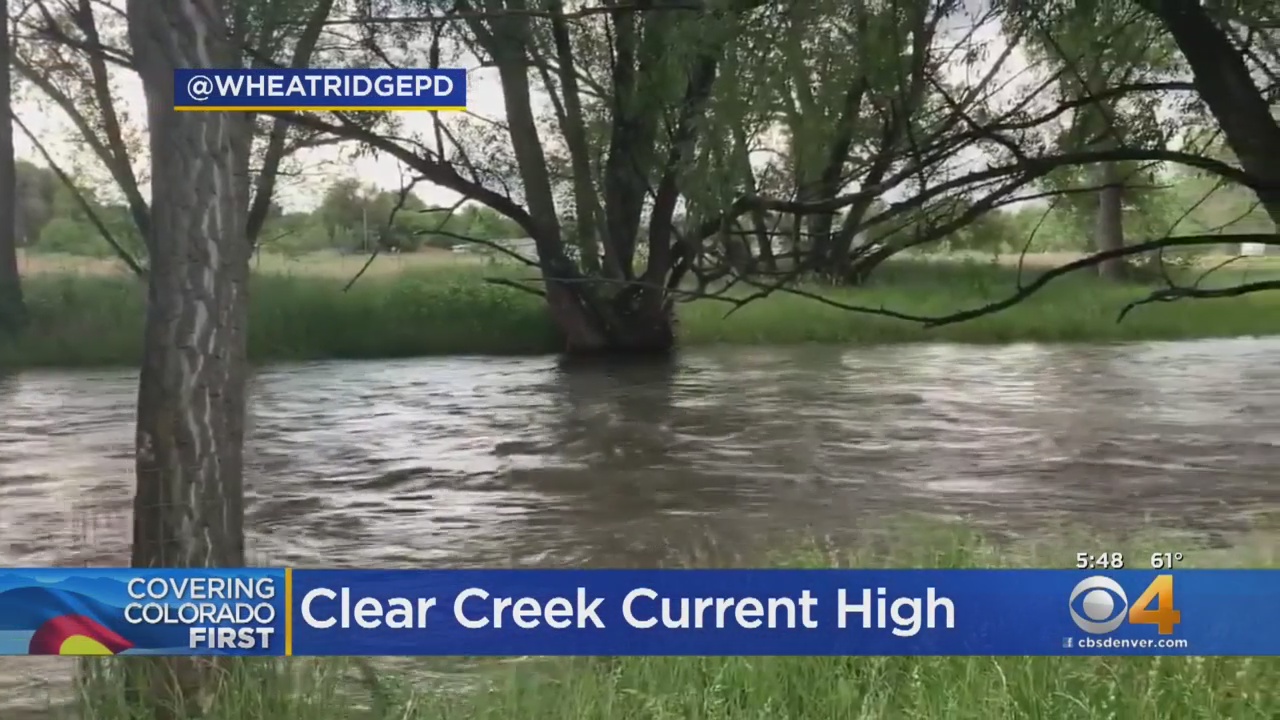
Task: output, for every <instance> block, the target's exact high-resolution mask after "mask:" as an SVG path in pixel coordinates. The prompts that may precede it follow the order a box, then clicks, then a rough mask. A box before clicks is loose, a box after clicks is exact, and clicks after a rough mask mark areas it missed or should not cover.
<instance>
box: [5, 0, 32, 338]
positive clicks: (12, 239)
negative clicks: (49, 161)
mask: <svg viewBox="0 0 1280 720" xmlns="http://www.w3.org/2000/svg"><path fill="white" fill-rule="evenodd" d="M10 56H11V52H10V40H9V13H8V9H7V6H6V10H5V12H4V17H3V18H2V19H0V333H5V332H16V331H18V330H20V329H21V328H22V327H23V326H24V325H26V320H27V312H26V303H25V302H23V299H22V279H21V277H20V276H19V275H18V222H17V220H18V219H17V217H16V214H17V198H18V173H17V167H16V166H15V160H14V156H13V121H12V114H13V98H12V87H11V83H10V75H9V62H10Z"/></svg>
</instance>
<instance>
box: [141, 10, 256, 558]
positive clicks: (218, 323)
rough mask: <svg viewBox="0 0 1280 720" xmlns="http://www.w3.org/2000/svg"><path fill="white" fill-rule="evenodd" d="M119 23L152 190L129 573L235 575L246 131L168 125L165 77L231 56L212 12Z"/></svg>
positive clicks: (231, 120)
mask: <svg viewBox="0 0 1280 720" xmlns="http://www.w3.org/2000/svg"><path fill="white" fill-rule="evenodd" d="M128 15H129V36H130V40H131V43H132V46H133V52H134V57H135V61H136V64H137V69H138V72H139V74H140V75H141V77H142V80H143V83H144V86H145V88H146V94H147V111H148V112H147V117H148V124H149V129H150V138H151V177H152V182H151V194H152V203H151V208H152V217H151V223H150V228H149V232H148V233H147V238H146V242H147V250H148V253H149V256H150V259H151V271H150V273H149V274H148V282H149V292H148V305H147V320H146V339H145V354H144V358H143V363H142V377H141V381H140V387H139V393H138V432H137V473H138V493H137V499H136V504H135V507H134V513H135V520H134V541H133V564H134V565H135V566H139V567H147V566H152V567H154V566H160V567H224V566H238V565H242V564H243V563H244V528H243V508H242V495H243V493H242V487H241V482H242V480H241V467H242V451H241V446H242V440H243V435H244V413H245V409H244V408H245V374H246V357H245V323H246V321H247V313H246V310H247V302H248V298H247V281H248V275H249V252H250V247H249V244H248V243H247V242H245V240H244V228H245V214H246V210H245V208H246V207H247V202H246V200H247V196H248V191H249V188H248V184H247V181H246V177H247V172H246V171H247V164H248V147H249V139H250V126H249V124H248V120H247V119H246V117H245V116H243V115H242V114H238V113H217V112H209V113H203V112H200V113H191V112H188V113H183V112H175V111H174V110H173V86H174V84H173V71H174V69H175V68H218V67H222V68H226V67H235V66H236V65H237V64H238V61H239V57H238V52H237V51H236V48H235V46H234V44H233V42H234V41H233V40H231V39H230V36H229V33H228V22H227V18H226V16H225V11H224V5H223V3H222V2H220V1H219V0H165V1H164V2H158V1H157V0H129V3H128Z"/></svg>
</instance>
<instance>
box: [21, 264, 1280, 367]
mask: <svg viewBox="0 0 1280 720" xmlns="http://www.w3.org/2000/svg"><path fill="white" fill-rule="evenodd" d="M347 260H348V262H346V263H345V264H341V265H335V264H332V263H331V264H328V265H326V264H321V263H314V264H311V265H307V264H305V263H292V264H290V263H281V262H275V263H268V264H267V267H266V268H265V269H260V270H259V271H258V272H257V273H256V274H255V276H254V278H253V282H252V286H251V320H250V326H249V345H250V355H251V357H252V358H253V360H254V361H255V362H259V363H267V362H278V361H298V360H320V359H374V358H400V357H415V356H429V355H446V354H472V355H475V354H479V355H512V354H544V353H552V352H556V351H557V350H558V349H559V343H558V342H557V340H556V336H555V332H554V329H553V327H552V325H551V322H550V320H549V318H548V317H547V315H546V313H545V311H544V309H543V305H542V302H541V299H540V298H538V297H535V296H533V295H529V294H527V293H522V292H519V291H517V290H514V289H511V288H507V287H502V286H498V285H494V284H492V283H488V282H486V281H485V279H486V278H488V277H493V276H495V275H497V276H506V277H524V276H527V275H528V273H527V272H523V271H522V270H521V269H520V268H513V267H511V266H492V267H490V266H483V265H479V264H477V263H475V262H470V263H462V262H452V263H450V262H441V263H436V264H430V263H413V264H405V265H401V266H400V270H399V271H387V270H385V269H384V270H381V271H378V272H373V273H371V274H370V275H369V276H367V277H363V278H361V279H360V280H359V282H357V283H356V284H355V285H354V286H353V287H352V288H351V289H350V290H349V291H345V292H344V291H343V287H344V286H345V285H346V284H347V282H348V281H349V279H350V275H349V274H346V271H348V270H349V269H350V267H351V266H357V267H358V264H359V263H356V262H354V261H355V260H359V259H358V258H349V259H347ZM379 262H383V261H382V260H381V259H380V260H379ZM387 262H388V263H390V262H391V261H387ZM382 267H384V268H385V266H382ZM392 267H393V268H394V267H395V265H392ZM317 268H319V269H317ZM1034 272H1035V271H1031V270H1028V271H1027V273H1028V276H1030V275H1031V274H1033V273H1034ZM1259 274H1260V273H1259V272H1258V271H1254V272H1252V274H1251V275H1250V279H1256V278H1257V277H1258V276H1259ZM1272 274H1274V273H1272ZM1234 277H1235V278H1238V277H1239V275H1238V274H1237V275H1235V276H1234ZM1232 279H1233V278H1232V277H1229V276H1225V275H1224V276H1223V277H1222V278H1220V279H1219V280H1218V282H1227V281H1230V280H1232ZM24 282H25V291H26V295H27V298H28V302H29V305H30V308H31V315H32V319H33V323H32V327H31V329H30V331H29V332H28V333H27V334H26V335H25V336H24V337H21V338H20V339H18V340H17V341H16V342H14V343H10V344H8V345H7V346H4V347H0V366H4V367H10V368H31V367H59V366H61V367H76V366H79V367H85V366H121V365H133V364H136V362H137V360H138V353H139V348H140V347H141V338H142V327H143V306H144V301H145V291H144V288H143V287H141V286H140V285H139V283H138V282H137V281H136V280H134V279H132V278H130V277H127V276H124V275H121V274H120V273H118V272H77V271H76V270H75V268H74V266H66V267H62V266H52V269H49V268H46V269H45V270H44V271H41V272H35V273H30V274H28V276H27V277H26V278H25V280H24ZM1017 282H1018V278H1017V271H1016V269H1015V268H1011V267H1007V266H1002V265H997V264H992V263H961V262H937V261H932V262H924V261H915V262H911V261H904V262H899V263H896V264H893V265H891V266H887V267H886V268H885V269H884V270H883V272H881V273H880V274H879V275H878V276H877V279H876V280H875V281H874V282H873V283H872V284H870V285H869V286H868V287H866V288H862V289H857V290H849V289H840V290H835V289H830V288H827V289H814V291H815V292H819V293H820V294H822V295H823V296H824V297H828V298H831V299H833V300H837V301H842V302H846V303H857V304H861V305H866V306H871V307H885V308H890V309H893V310H898V311H902V312H908V313H915V314H928V315H939V314H945V313H949V312H954V311H956V310H960V309H964V308H969V307H975V306H980V305H982V304H984V303H987V302H991V301H993V300H996V299H999V298H1001V297H1004V296H1006V295H1007V294H1009V293H1010V292H1012V291H1013V290H1014V288H1016V286H1017ZM1150 289H1151V288H1149V287H1142V286H1137V285H1130V286H1117V285H1114V284H1109V283H1105V282H1103V281H1100V280H1098V279H1097V278H1094V277H1090V276H1086V275H1084V274H1079V275H1076V276H1071V277H1067V278H1063V279H1061V280H1059V281H1056V282H1055V283H1053V284H1051V285H1050V286H1049V287H1048V288H1047V289H1045V290H1044V291H1043V292H1042V293H1039V294H1037V295H1036V296H1034V297H1032V298H1031V299H1029V300H1027V301H1026V302H1024V303H1021V304H1019V305H1016V306H1014V307H1012V308H1010V309H1008V310H1005V311H1003V312H1001V313H998V314H995V315H992V316H988V317H984V318H979V319H977V320H973V321H969V322H965V323H961V324H957V325H951V326H945V327H941V328H935V329H925V328H923V327H921V326H920V325H919V324H916V323H911V322H904V321H900V320H894V319H891V318H885V317H877V316H871V315H866V314H860V313H853V312H848V311H845V310H841V309H839V308H835V307H831V306H828V305H823V304H822V303H820V302H817V301H815V300H813V299H810V298H805V297H800V296H797V295H793V294H786V293H777V294H775V295H773V296H771V297H768V298H764V299H762V300H759V301H756V302H753V303H751V304H749V305H747V306H745V307H743V308H742V309H740V310H738V311H737V312H735V313H733V314H732V315H731V316H730V317H728V318H725V317H724V316H725V313H726V312H727V311H728V310H729V307H730V306H728V305H726V304H724V303H721V302H716V301H712V300H699V301H695V302H692V303H687V304H683V305H681V307H680V328H679V329H680V341H681V343H682V344H683V345H685V346H698V345H708V344H739V345H748V344H749V345H760V344H766V345H791V344H801V343H831V344H845V345H868V344H884V343H904V342H928V341H940V342H966V343H1007V342H1018V341H1034V342H1107V341H1117V340H1174V339H1191V338H1205V337H1234V336H1246V335H1273V334H1280V312H1277V310H1280V294H1276V293H1262V294H1255V295H1251V296H1245V297H1240V298H1231V299H1221V300H1211V301H1210V300H1196V301H1182V302H1177V303H1157V304H1153V305H1149V306H1144V307H1142V308H1139V309H1138V310H1136V311H1134V312H1133V313H1132V314H1131V315H1130V316H1129V317H1128V318H1126V319H1125V320H1124V322H1122V323H1117V322H1116V318H1117V313H1118V311H1119V310H1120V308H1122V307H1123V306H1124V305H1125V304H1126V303H1127V302H1129V301H1131V300H1134V299H1136V298H1138V297H1141V296H1143V295H1145V294H1146V293H1148V292H1149V291H1150Z"/></svg>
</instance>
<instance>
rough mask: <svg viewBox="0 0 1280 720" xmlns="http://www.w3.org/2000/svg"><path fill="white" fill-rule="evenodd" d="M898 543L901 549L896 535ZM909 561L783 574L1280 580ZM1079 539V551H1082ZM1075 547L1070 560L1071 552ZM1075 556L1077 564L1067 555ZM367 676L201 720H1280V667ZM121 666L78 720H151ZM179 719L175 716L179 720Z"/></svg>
mask: <svg viewBox="0 0 1280 720" xmlns="http://www.w3.org/2000/svg"><path fill="white" fill-rule="evenodd" d="M898 536H899V537H901V536H902V535H901V533H899V535H898ZM908 536H909V537H911V538H912V541H911V544H910V545H909V546H906V547H903V546H902V544H901V543H893V542H889V541H886V542H882V543H876V542H869V543H867V545H866V548H867V549H865V550H863V551H860V552H858V553H846V552H832V551H830V550H828V549H826V548H822V547H819V546H816V545H813V546H806V547H805V549H802V550H801V551H799V552H797V553H792V554H788V555H787V556H785V557H780V558H779V560H780V561H779V562H776V563H772V564H775V565H783V566H812V567H829V566H858V567H871V566H887V567H1008V566H1014V567H1017V566H1065V564H1064V562H1063V560H1064V557H1063V556H1064V555H1070V554H1072V553H1073V552H1074V551H1075V550H1078V549H1091V550H1092V549H1095V548H1099V547H1104V549H1107V550H1114V549H1121V550H1124V551H1125V552H1126V554H1127V556H1128V557H1129V558H1131V560H1130V562H1131V563H1136V562H1139V561H1144V560H1145V558H1149V556H1150V554H1151V553H1152V552H1153V551H1163V550H1172V549H1174V548H1175V547H1176V548H1177V549H1179V550H1183V551H1185V552H1186V554H1187V557H1188V560H1189V561H1190V565H1191V566H1201V567H1270V568H1276V567H1280V561H1278V559H1277V557H1276V555H1275V548H1276V545H1275V539H1274V536H1271V537H1270V538H1267V537H1260V538H1259V539H1258V540H1257V541H1256V542H1255V541H1249V542H1247V543H1246V544H1244V545H1242V546H1241V547H1237V548H1235V549H1233V550H1231V551H1226V552H1224V551H1216V552H1215V551H1208V550H1195V549H1194V548H1193V547H1192V546H1191V544H1190V543H1187V542H1177V543H1173V544H1171V543H1170V542H1169V541H1168V540H1166V541H1165V542H1154V541H1153V540H1152V539H1149V538H1139V537H1134V538H1129V539H1128V541H1126V542H1123V543H1112V544H1104V545H1099V544H1098V543H1099V541H1098V539H1097V538H1091V539H1089V540H1087V541H1079V542H1075V541H1072V542H1068V541H1066V540H1064V539H1063V538H1061V537H1059V538H1056V539H1055V541H1054V542H1053V543H1052V544H1049V545H1045V546H1042V548H1037V547H1035V546H1032V547H1030V548H1027V547H1025V546H1021V545H1020V546H1019V547H1018V548H1011V547H1009V546H1007V545H1006V546H998V545H996V544H993V543H990V542H988V541H985V540H983V539H982V538H981V537H978V536H974V535H969V534H965V533H959V532H954V531H951V530H950V529H947V528H943V529H940V530H938V531H937V532H920V533H916V532H912V533H909V535H908ZM1079 537H1084V536H1083V535H1079ZM1073 543H1074V544H1073ZM1068 550H1069V551H1070V552H1068ZM380 662H381V663H382V664H380V665H376V666H375V665H373V664H369V663H364V662H361V661H355V660H303V659H296V660H293V661H290V662H278V661H256V662H237V663H234V664H232V665H230V666H229V667H228V668H227V669H226V671H225V672H224V674H223V675H222V678H223V684H222V686H221V689H220V691H219V692H217V693H216V694H215V695H214V696H213V698H212V699H211V702H210V704H209V706H208V707H209V710H208V712H207V713H206V714H204V715H202V717H203V718H206V720H285V719H286V718H290V719H292V718H307V720H359V719H367V720H392V719H393V718H394V719H396V720H455V719H456V720H464V719H465V720H470V719H477V720H486V719H491V720H510V719H511V718H520V719H521V720H526V719H527V720H597V719H598V720H613V719H614V718H619V719H622V718H628V719H629V718H635V719H637V720H639V719H642V718H643V719H645V720H649V719H657V720H665V719H667V718H672V719H674V718H690V719H692V718H697V719H699V720H731V719H732V720H801V719H805V720H807V719H809V718H812V719H813V720H829V719H831V718H866V719H872V718H875V719H879V718H885V719H889V718H894V719H896V718H913V719H918V718H938V719H939V720H942V719H946V720H951V719H953V718H972V719H973V720H994V719H998V718H1045V719H1051V718H1052V719H1056V718H1063V719H1064V720H1065V719H1068V718H1070V719H1076V718H1109V719H1115V720H1140V719H1150V720H1165V719H1182V718H1204V719H1205V720H1209V719H1211V718H1212V719H1216V718H1233V720H1244V719H1247V718H1275V717H1278V716H1280V684H1278V683H1277V682H1276V678H1277V677H1280V660H1277V659H1276V658H662V657H651V658H594V659H593V658H575V659H523V660H522V661H515V662H512V661H501V662H500V661H492V660H488V661H476V662H474V663H472V664H471V665H470V666H468V667H467V668H466V669H465V671H463V672H459V671H458V668H457V667H456V666H455V667H446V666H444V665H442V664H439V663H436V664H421V665H413V666H410V665H404V664H401V665H390V664H388V663H387V662H386V661H380ZM119 668H120V666H119V664H118V663H112V662H100V663H95V664H93V665H91V666H90V667H89V672H88V673H87V674H86V676H85V680H84V681H83V683H82V685H81V688H80V689H81V694H80V696H79V704H78V709H77V712H76V713H75V716H76V717H80V718H95V719H97V720H144V719H145V720H151V719H152V718H154V717H155V708H153V707H150V706H148V705H147V704H146V703H145V702H143V703H139V702H133V701H130V700H128V699H127V698H126V697H125V694H124V693H123V692H122V691H121V689H120V688H121V683H120V681H119ZM183 717H184V716H181V715H180V716H179V720H182V719H183Z"/></svg>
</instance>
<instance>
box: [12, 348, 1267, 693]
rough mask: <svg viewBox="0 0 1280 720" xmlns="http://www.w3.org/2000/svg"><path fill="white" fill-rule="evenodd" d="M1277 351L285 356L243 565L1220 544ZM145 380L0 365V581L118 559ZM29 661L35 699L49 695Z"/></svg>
mask: <svg viewBox="0 0 1280 720" xmlns="http://www.w3.org/2000/svg"><path fill="white" fill-rule="evenodd" d="M1277 358H1280V339H1266V340H1262V339H1239V340H1212V341H1197V342H1184V343H1158V344H1117V345H1105V346H1053V347H1050V346H1036V345H1013V346H1000V347H975V346H958V345H917V346H896V347H886V348H881V349H855V350H845V349H837V348H805V349H785V350H760V349H746V348H732V349H729V348H726V349H721V350H715V351H706V352H696V353H690V354H687V355H685V356H683V357H682V358H681V359H680V360H679V362H678V363H676V364H675V365H674V366H672V367H654V366H625V367H618V368H612V369H608V370H604V369H599V368H596V369H584V368H566V367H563V366H561V365H560V364H558V363H557V361H556V360H554V359H552V358H521V359H507V358H488V357H486V358H468V357H451V358H440V359H426V360H406V361H394V362H325V363H312V364H304V365H292V366H275V367H271V368H268V369H265V370H262V371H260V372H259V373H258V374H257V375H256V377H255V378H254V381H253V387H252V396H253V397H252V403H251V427H250V439H249V441H248V453H247V462H248V477H247V484H248V494H249V496H250V497H249V503H248V510H247V520H248V523H249V525H250V536H251V537H250V545H249V547H250V554H251V556H252V558H253V561H254V562H255V564H261V565H266V564H290V565H293V566H301V567H309V566H310V567H314V566H361V567H377V566H382V567H423V566H431V567H436V566H476V565H489V566H512V565H521V566H556V567H561V566H572V565H596V566H599V565H608V566H646V565H653V564H655V563H662V562H668V561H671V560H672V559H673V558H679V557H680V556H682V555H685V556H687V554H688V553H689V552H690V550H691V549H692V548H698V547H708V546H710V547H721V548H731V549H733V551H734V552H735V553H736V554H738V555H744V554H745V555H747V556H750V555H751V554H752V553H754V552H756V551H758V550H762V549H763V548H762V547H761V544H762V543H764V542H767V538H770V537H771V536H773V535H774V534H775V533H780V532H786V531H794V530H797V529H804V530H808V531H812V532H814V533H817V534H821V535H827V536H830V535H839V534H840V533H842V532H846V531H854V530H856V529H857V528H859V527H861V526H864V525H867V524H869V523H873V522H877V521H881V520H883V518H885V517H892V516H893V515H895V514H897V513H917V512H920V513H929V514H934V515H937V516H939V517H943V518H949V519H951V518H957V517H960V518H964V519H965V521H966V522H970V523H974V524H980V525H983V526H985V527H991V528H997V529H1008V530H1013V531H1034V529H1035V528H1037V527H1042V526H1045V525H1049V524H1057V523H1061V522H1064V521H1065V522H1067V523H1070V524H1072V525H1077V526H1082V527H1085V528H1089V527H1096V528H1099V529H1105V530H1108V531H1115V530H1120V531H1123V530H1126V529H1131V528H1133V526H1134V525H1135V524H1138V523H1147V524H1151V523H1154V524H1156V525H1163V526H1167V527H1169V528H1177V529H1179V530H1191V531H1195V532H1199V533H1202V534H1204V535H1206V536H1214V537H1227V536H1229V535H1230V534H1231V533H1232V532H1233V531H1235V530H1239V529H1242V528H1244V527H1246V526H1248V525H1249V523H1250V521H1251V518H1253V517H1254V516H1255V515H1257V514H1259V513H1263V512H1270V511H1273V510H1274V509H1275V508H1277V507H1280V480H1278V479H1277V476H1276V468H1277V467H1280V360H1277ZM136 382H137V381H136V376H135V374H134V373H132V372H129V371H105V372H104V371H91V372H90V371H76V372H29V373H22V374H18V375H16V376H12V377H8V378H0V513H3V519H2V520H0V566H3V565H9V566H12V565H25V566H42V565H66V566H81V565H119V564H124V563H127V560H128V542H129V532H130V521H129V509H130V506H131V502H132V493H133V482H134V479H133V470H132V438H133V430H132V423H133V416H134V408H133V404H134V400H135V393H136ZM14 663H15V661H6V662H5V663H4V665H5V666H6V667H7V668H18V667H19V666H18V665H15V664H14ZM24 663H25V661H24ZM21 667H22V668H24V671H23V672H22V673H20V674H21V675H22V679H21V680H20V682H21V684H22V685H23V687H24V688H26V689H27V690H28V692H25V693H21V694H22V695H23V696H25V697H33V696H34V694H38V689H39V688H40V687H41V686H44V685H45V684H46V683H48V682H52V679H51V677H50V676H49V673H48V672H46V671H45V670H43V669H42V670H39V671H37V670H35V669H34V668H35V666H32V665H30V664H23V665H21ZM59 667H65V664H61V665H59ZM55 674H59V675H60V674H61V673H55ZM0 675H3V676H4V677H6V678H8V680H4V681H0V686H3V685H6V684H10V685H11V684H12V682H13V681H14V679H15V678H14V673H12V672H4V670H3V669H0ZM4 694H6V695H8V694H10V693H8V692H6V693H4Z"/></svg>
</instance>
